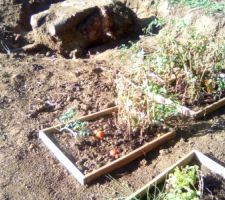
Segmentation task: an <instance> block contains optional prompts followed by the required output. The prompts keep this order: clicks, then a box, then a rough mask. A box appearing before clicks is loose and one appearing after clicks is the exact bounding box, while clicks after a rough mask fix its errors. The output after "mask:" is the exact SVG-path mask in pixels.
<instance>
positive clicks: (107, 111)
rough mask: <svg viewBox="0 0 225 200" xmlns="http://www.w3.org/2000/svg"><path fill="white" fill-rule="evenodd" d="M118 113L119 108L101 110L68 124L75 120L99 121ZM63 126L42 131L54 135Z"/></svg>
mask: <svg viewBox="0 0 225 200" xmlns="http://www.w3.org/2000/svg"><path fill="white" fill-rule="evenodd" d="M117 111H118V106H114V107H111V108H107V109H105V110H101V111H99V112H96V113H93V114H90V115H86V116H82V117H78V118H77V119H73V120H71V121H69V122H68V123H70V122H74V120H79V121H91V120H94V119H97V118H100V117H103V116H106V115H111V114H112V113H113V112H117ZM62 126H64V124H58V125H56V126H52V127H50V128H46V129H43V130H42V131H43V132H45V133H54V132H56V131H59V129H60V128H61V127H62Z"/></svg>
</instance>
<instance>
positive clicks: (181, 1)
mask: <svg viewBox="0 0 225 200" xmlns="http://www.w3.org/2000/svg"><path fill="white" fill-rule="evenodd" d="M169 3H170V4H171V5H185V6H188V7H190V8H201V9H204V10H206V12H207V13H209V14H213V13H219V12H221V13H225V2H224V1H220V2H218V1H213V0H169Z"/></svg>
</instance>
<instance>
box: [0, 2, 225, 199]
mask: <svg viewBox="0 0 225 200" xmlns="http://www.w3.org/2000/svg"><path fill="white" fill-rule="evenodd" d="M12 2H13V4H12ZM20 13H21V6H20V4H17V3H16V2H15V1H4V4H2V5H1V6H0V20H1V23H2V24H1V27H5V28H1V30H0V32H1V37H2V35H4V34H5V33H6V32H9V36H10V37H11V39H12V40H8V39H7V38H5V37H3V39H4V40H6V41H8V43H9V46H10V45H11V46H13V47H14V46H15V44H16V43H14V42H13V41H18V38H17V35H16V34H18V33H17V32H16V31H15V30H14V27H16V26H18V21H19V19H20V16H19V14H20ZM23 31H24V32H23V33H22V32H19V34H21V35H22V36H23V34H25V33H26V30H25V29H23ZM9 36H8V37H9ZM19 38H20V37H19ZM22 39H23V38H22ZM147 44H148V43H147V42H146V45H147ZM18 45H21V42H18ZM116 53H117V50H116V49H111V50H110V49H109V50H107V51H106V52H104V53H102V54H99V55H95V56H91V57H90V59H83V60H79V59H78V60H66V59H63V58H61V57H60V56H58V55H55V54H53V53H51V52H44V53H42V52H38V53H35V54H30V55H27V54H23V53H20V54H19V55H16V54H10V55H7V54H6V52H5V51H4V50H2V51H1V53H0V91H1V93H0V169H1V170H0V199H1V200H12V199H16V200H20V199H29V200H32V199H34V200H42V199H46V200H48V199H58V200H61V199H65V200H67V199H68V200H70V199H77V200H88V199H92V200H93V199H98V200H101V199H112V198H116V197H117V198H119V197H121V196H127V195H129V194H131V193H132V192H133V191H135V190H137V189H138V188H140V187H141V186H143V185H144V184H146V183H147V182H149V181H150V180H151V179H152V178H153V177H155V176H156V175H157V174H159V173H160V172H162V171H163V170H164V169H165V168H166V167H169V166H170V165H171V164H173V163H174V162H175V161H176V160H178V159H179V158H181V157H182V156H183V155H185V154H186V153H188V152H189V151H190V150H191V149H193V148H195V149H198V150H200V151H202V152H203V153H206V154H207V155H209V156H212V157H213V158H216V159H218V160H219V161H220V162H221V163H222V164H224V163H225V153H224V145H225V131H224V130H225V123H224V120H225V109H224V108H221V109H220V110H219V111H218V112H217V113H214V114H213V115H212V116H210V117H208V118H205V119H202V120H201V121H198V122H195V121H188V123H185V124H183V125H182V126H179V128H178V136H177V137H176V139H174V140H171V141H170V142H168V143H167V144H165V145H164V146H162V147H161V148H160V149H156V150H155V151H153V152H152V153H149V154H147V155H146V156H145V157H143V158H140V159H138V160H137V161H135V162H132V164H130V165H128V166H126V167H123V168H122V169H120V170H116V171H115V172H113V173H112V174H111V176H112V177H113V178H114V179H116V181H115V180H114V179H108V178H106V177H102V178H100V179H98V180H97V181H96V182H94V183H93V184H91V185H90V186H81V185H80V184H79V183H78V182H77V181H76V180H75V179H74V178H73V177H72V176H71V175H70V174H68V172H67V171H66V170H65V169H64V168H63V167H62V166H61V165H60V164H59V162H58V161H57V160H56V159H55V158H54V157H53V156H52V155H51V154H50V153H49V151H48V150H47V149H46V148H45V147H44V145H42V143H41V142H40V141H39V139H38V137H37V134H38V130H40V129H42V128H45V127H49V126H52V125H54V124H57V123H58V120H57V118H58V117H59V116H60V115H61V114H62V113H63V112H64V111H65V110H67V109H68V108H72V107H74V108H76V109H77V110H78V112H79V114H80V115H85V114H88V113H92V112H96V111H99V110H101V109H104V108H106V107H110V106H113V105H114V104H115V102H114V99H115V97H116V92H115V83H114V80H115V77H116V74H117V72H118V71H119V70H121V67H120V61H118V60H115V59H113V58H114V54H116ZM125 68H126V69H127V70H129V66H125ZM49 105H50V106H49Z"/></svg>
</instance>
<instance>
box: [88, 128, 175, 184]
mask: <svg viewBox="0 0 225 200" xmlns="http://www.w3.org/2000/svg"><path fill="white" fill-rule="evenodd" d="M175 135H176V133H175V131H171V132H169V133H167V134H165V135H163V136H161V137H159V138H157V139H155V140H153V141H151V142H149V143H147V144H145V145H143V146H141V147H139V148H137V149H136V150H134V151H132V152H130V153H129V154H127V155H125V156H123V157H121V158H118V159H117V160H115V161H113V162H111V163H109V164H107V165H105V166H102V167H101V168H99V169H97V170H95V171H93V172H91V173H89V174H87V175H85V178H84V182H85V183H89V182H91V181H92V180H94V179H97V178H98V177H100V176H102V175H104V174H107V173H109V172H111V171H113V170H115V169H118V168H120V167H122V166H124V165H126V164H128V163H130V162H131V161H133V160H135V159H137V158H139V157H141V156H144V155H145V154H146V153H148V152H149V151H151V150H153V149H155V148H156V147H158V146H160V145H161V144H163V143H165V142H166V141H168V140H170V139H172V138H173V137H175Z"/></svg>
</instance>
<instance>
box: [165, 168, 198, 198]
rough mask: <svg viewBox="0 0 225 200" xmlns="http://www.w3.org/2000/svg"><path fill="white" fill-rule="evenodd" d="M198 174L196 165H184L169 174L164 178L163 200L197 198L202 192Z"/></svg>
mask: <svg viewBox="0 0 225 200" xmlns="http://www.w3.org/2000/svg"><path fill="white" fill-rule="evenodd" d="M200 181H201V180H200V176H199V175H198V166H197V165H193V166H186V167H184V168H181V169H179V168H178V167H177V168H175V170H174V172H173V173H171V174H169V178H168V179H167V180H166V189H165V192H166V195H165V200H167V199H168V200H169V199H170V200H171V199H180V200H198V199H200V196H201V194H202V191H201V188H200V187H199V185H198V184H199V183H200Z"/></svg>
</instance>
